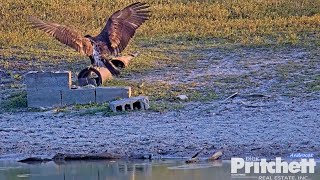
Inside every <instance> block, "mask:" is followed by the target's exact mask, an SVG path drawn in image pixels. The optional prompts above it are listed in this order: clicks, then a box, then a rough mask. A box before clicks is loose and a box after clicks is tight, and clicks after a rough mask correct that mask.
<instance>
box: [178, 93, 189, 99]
mask: <svg viewBox="0 0 320 180" xmlns="http://www.w3.org/2000/svg"><path fill="white" fill-rule="evenodd" d="M177 98H178V99H180V100H183V101H185V100H188V96H187V95H184V94H182V95H179V96H177Z"/></svg>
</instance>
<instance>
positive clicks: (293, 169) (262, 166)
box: [231, 157, 316, 179]
mask: <svg viewBox="0 0 320 180" xmlns="http://www.w3.org/2000/svg"><path fill="white" fill-rule="evenodd" d="M315 166H316V162H315V160H314V159H313V158H310V159H301V161H292V162H286V161H282V160H281V157H277V158H276V160H275V161H269V162H268V161H267V160H266V159H260V160H259V158H254V157H250V158H246V161H245V159H243V158H231V175H232V178H244V177H247V178H249V177H248V176H246V174H251V173H254V174H266V173H270V174H275V173H277V174H281V173H286V174H287V173H291V174H296V173H301V174H306V173H314V170H315ZM243 171H244V172H243ZM243 173H244V174H243ZM250 178H257V179H265V177H263V176H250ZM270 179H277V178H270ZM293 179H308V178H307V176H304V177H303V178H302V177H300V176H299V177H297V178H293Z"/></svg>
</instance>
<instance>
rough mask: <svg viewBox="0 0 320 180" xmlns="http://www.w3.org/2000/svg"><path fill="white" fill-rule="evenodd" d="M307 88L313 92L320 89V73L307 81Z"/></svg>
mask: <svg viewBox="0 0 320 180" xmlns="http://www.w3.org/2000/svg"><path fill="white" fill-rule="evenodd" d="M307 88H308V90H309V91H311V92H319V91H320V75H318V76H317V77H316V78H315V80H314V81H312V82H309V83H307Z"/></svg>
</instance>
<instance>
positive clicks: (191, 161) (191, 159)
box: [186, 148, 205, 163]
mask: <svg viewBox="0 0 320 180" xmlns="http://www.w3.org/2000/svg"><path fill="white" fill-rule="evenodd" d="M204 149H205V148H202V149H201V150H200V151H198V152H197V153H196V154H194V155H193V156H192V157H191V158H190V159H188V160H186V163H196V162H199V158H197V156H198V155H199V154H200V153H201V152H202V151H203V150H204Z"/></svg>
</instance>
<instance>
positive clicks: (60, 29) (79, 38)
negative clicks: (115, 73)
mask: <svg viewBox="0 0 320 180" xmlns="http://www.w3.org/2000/svg"><path fill="white" fill-rule="evenodd" d="M28 20H29V22H30V24H31V25H32V27H34V28H38V29H40V30H43V31H44V32H46V33H48V34H49V35H51V36H53V37H55V38H56V39H57V40H58V41H60V42H62V43H63V44H66V45H68V46H70V47H72V48H73V49H75V50H77V51H79V52H80V53H81V54H83V55H87V56H90V55H91V54H92V48H93V47H92V44H91V42H90V40H89V39H88V38H85V37H84V36H83V35H82V34H81V33H79V32H77V31H76V30H74V29H72V28H70V27H67V26H63V25H60V24H56V23H51V22H44V21H41V20H39V19H37V18H35V17H29V18H28Z"/></svg>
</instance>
